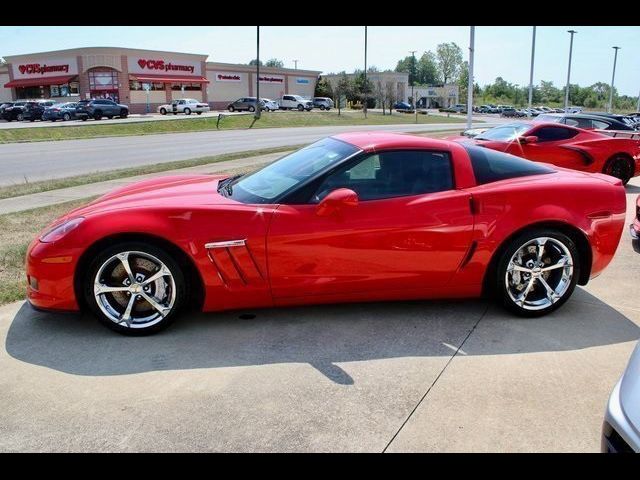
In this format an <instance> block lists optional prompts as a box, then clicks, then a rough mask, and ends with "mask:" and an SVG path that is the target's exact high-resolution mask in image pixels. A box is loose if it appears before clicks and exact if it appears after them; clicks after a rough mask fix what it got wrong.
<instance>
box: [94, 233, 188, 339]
mask: <svg viewBox="0 0 640 480" xmlns="http://www.w3.org/2000/svg"><path fill="white" fill-rule="evenodd" d="M122 252H142V253H144V254H147V255H150V256H152V257H155V258H156V259H158V260H160V261H161V262H162V263H164V265H165V266H166V267H167V268H168V269H169V271H170V272H171V276H172V277H173V280H174V284H175V298H174V300H173V304H172V306H171V309H170V311H169V312H168V313H165V314H164V317H162V316H160V317H162V318H160V317H159V318H160V319H159V320H155V321H150V322H149V323H150V326H148V327H144V326H140V324H138V327H137V328H134V327H128V326H127V325H126V324H125V323H124V322H123V323H116V322H115V321H113V320H111V319H110V318H109V317H108V316H107V315H106V314H105V313H104V312H103V311H102V309H101V307H100V306H99V305H98V302H97V300H96V297H95V295H94V290H93V288H94V281H95V278H96V275H97V274H98V273H99V271H100V268H101V267H102V266H103V265H104V264H105V262H108V261H109V259H111V258H112V257H113V256H114V255H117V254H118V253H122ZM115 262H116V264H117V260H116V261H115ZM131 269H132V271H133V273H134V274H137V273H138V271H139V269H137V268H136V266H135V264H134V265H131ZM103 273H104V272H103ZM186 291H187V290H186V283H185V278H184V274H183V272H182V270H181V268H180V266H179V265H178V263H177V262H176V261H175V260H174V259H173V258H172V257H171V256H170V255H169V254H168V253H167V252H166V251H164V250H163V249H161V248H159V247H156V246H155V245H152V244H148V243H143V242H122V243H118V244H115V245H112V246H110V247H108V248H106V249H105V250H103V251H102V252H100V253H98V254H97V255H96V256H95V258H94V259H93V260H92V261H91V263H90V264H89V267H88V268H87V270H86V274H85V275H84V278H83V279H82V292H83V296H84V300H85V302H86V304H87V305H88V307H89V308H90V310H91V312H92V313H93V314H94V315H95V316H96V317H97V318H98V320H99V321H100V323H102V324H103V325H105V326H106V327H108V328H110V329H111V330H113V331H115V332H118V333H121V334H124V335H131V336H141V335H149V334H152V333H156V332H159V331H160V330H163V329H164V328H166V327H168V326H169V325H170V324H171V323H172V322H173V321H174V320H175V318H176V315H177V314H178V313H179V312H180V309H181V308H182V306H183V304H184V300H185V298H186ZM107 295H110V297H109V298H110V303H112V304H113V305H118V303H117V301H116V300H115V297H114V296H113V294H107ZM129 298H130V295H129ZM155 300H158V299H157V298H155ZM121 301H123V302H124V303H127V302H128V301H127V300H126V298H123V299H122V300H121ZM138 301H140V302H141V303H140V304H139V306H138V307H135V306H134V309H135V308H141V307H142V312H151V313H153V312H155V310H154V309H153V308H149V307H151V304H149V303H148V302H146V300H144V299H141V300H135V302H138ZM134 305H135V303H134ZM120 308H122V305H120ZM136 313H140V312H136ZM132 323H134V324H135V323H136V322H132Z"/></svg>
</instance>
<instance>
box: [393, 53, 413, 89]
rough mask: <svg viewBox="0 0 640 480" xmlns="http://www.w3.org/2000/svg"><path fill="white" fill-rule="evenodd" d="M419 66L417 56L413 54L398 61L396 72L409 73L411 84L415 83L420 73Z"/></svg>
mask: <svg viewBox="0 0 640 480" xmlns="http://www.w3.org/2000/svg"><path fill="white" fill-rule="evenodd" d="M417 67H418V62H417V61H416V59H415V57H414V56H413V55H409V56H407V57H404V58H403V59H402V60H400V61H398V64H397V65H396V72H401V73H408V74H409V85H414V82H415V81H416V77H417V74H418V68H417Z"/></svg>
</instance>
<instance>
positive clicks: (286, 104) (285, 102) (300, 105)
mask: <svg viewBox="0 0 640 480" xmlns="http://www.w3.org/2000/svg"><path fill="white" fill-rule="evenodd" d="M278 105H280V109H281V110H298V111H300V112H302V111H304V110H306V111H307V112H309V111H311V109H312V108H313V102H312V101H311V100H307V99H305V98H302V97H301V96H300V95H283V96H282V98H281V99H280V100H278Z"/></svg>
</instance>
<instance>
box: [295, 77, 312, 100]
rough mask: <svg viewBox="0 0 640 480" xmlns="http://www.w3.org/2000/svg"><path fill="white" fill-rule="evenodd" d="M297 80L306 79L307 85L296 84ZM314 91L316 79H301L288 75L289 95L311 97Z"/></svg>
mask: <svg viewBox="0 0 640 480" xmlns="http://www.w3.org/2000/svg"><path fill="white" fill-rule="evenodd" d="M297 78H306V79H308V80H309V83H298V82H297V81H296V79H297ZM315 90H316V77H302V76H296V75H289V93H290V94H291V95H300V96H302V97H313V94H314V92H315Z"/></svg>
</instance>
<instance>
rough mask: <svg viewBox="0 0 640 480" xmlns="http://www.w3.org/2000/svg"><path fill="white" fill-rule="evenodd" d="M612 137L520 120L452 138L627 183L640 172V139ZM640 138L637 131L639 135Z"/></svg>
mask: <svg viewBox="0 0 640 480" xmlns="http://www.w3.org/2000/svg"><path fill="white" fill-rule="evenodd" d="M622 133H628V132H621V136H616V137H613V136H610V135H607V134H604V133H599V132H597V131H593V130H583V129H580V128H575V127H571V126H569V125H560V124H558V123H536V122H518V123H510V124H507V125H500V126H497V127H494V128H490V129H488V130H485V131H484V132H482V133H480V134H478V135H476V136H474V137H473V138H469V137H464V136H463V137H450V138H448V140H455V141H458V142H463V143H472V144H475V145H479V146H482V147H488V148H491V149H493V150H498V151H500V152H506V153H511V154H512V155H517V156H519V157H523V158H526V159H528V160H533V161H535V162H546V163H552V164H554V165H558V166H559V167H565V168H571V169H574V170H581V171H583V172H601V173H606V174H607V175H611V176H614V177H616V178H619V179H620V180H622V183H623V184H625V185H626V184H627V182H628V181H629V179H631V177H635V176H637V175H640V142H639V141H638V139H637V138H629V137H632V136H633V135H631V134H630V135H629V136H624V135H622ZM636 137H637V134H636Z"/></svg>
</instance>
